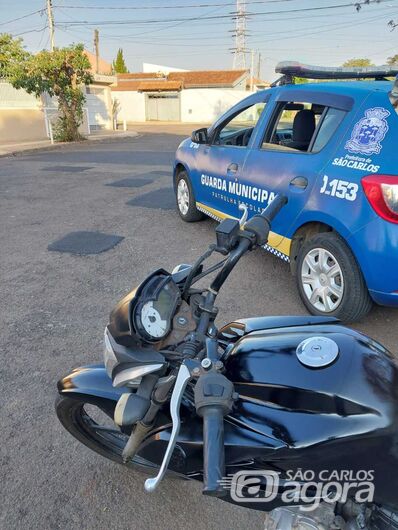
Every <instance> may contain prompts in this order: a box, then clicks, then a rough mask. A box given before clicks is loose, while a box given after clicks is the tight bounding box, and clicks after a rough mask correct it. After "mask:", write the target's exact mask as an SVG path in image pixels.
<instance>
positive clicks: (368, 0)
mask: <svg viewBox="0 0 398 530" xmlns="http://www.w3.org/2000/svg"><path fill="white" fill-rule="evenodd" d="M391 1H396V0H363V1H361V2H349V3H344V4H332V5H329V6H315V7H300V8H295V9H286V10H282V11H257V12H253V13H250V15H247V16H250V17H251V18H252V17H258V16H265V15H275V14H289V13H304V12H306V13H308V12H310V11H325V10H330V9H341V8H345V7H354V8H355V9H356V10H358V9H360V8H361V7H362V6H364V5H369V4H381V3H385V2H391ZM231 15H232V16H238V13H237V12H236V13H229V14H227V15H209V16H204V15H203V16H194V17H181V18H164V19H157V20H156V19H153V18H152V19H142V20H137V19H134V20H103V21H101V20H100V21H93V22H90V21H88V20H80V21H79V20H78V21H76V22H69V23H68V25H71V26H72V25H76V26H86V25H88V26H99V25H101V26H103V25H111V26H113V25H115V26H116V25H124V24H164V23H168V22H192V21H194V20H199V19H200V20H220V19H225V18H228V19H229V18H231Z"/></svg>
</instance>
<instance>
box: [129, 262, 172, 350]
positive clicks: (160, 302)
mask: <svg viewBox="0 0 398 530" xmlns="http://www.w3.org/2000/svg"><path fill="white" fill-rule="evenodd" d="M180 302H181V294H180V289H179V288H178V286H177V284H176V283H175V282H174V280H173V278H172V277H171V275H170V274H168V273H166V272H165V271H159V272H158V273H157V274H155V275H153V276H151V278H150V279H149V280H148V282H147V283H146V284H144V285H143V286H142V288H141V290H140V292H139V295H138V300H137V301H136V305H135V307H134V309H133V319H132V320H133V326H134V328H135V331H136V332H137V334H138V335H140V336H141V338H142V339H144V340H147V341H150V342H157V341H160V340H162V339H163V338H165V337H166V335H168V333H170V331H171V324H172V320H173V317H174V315H175V312H176V309H177V307H178V305H179V303H180Z"/></svg>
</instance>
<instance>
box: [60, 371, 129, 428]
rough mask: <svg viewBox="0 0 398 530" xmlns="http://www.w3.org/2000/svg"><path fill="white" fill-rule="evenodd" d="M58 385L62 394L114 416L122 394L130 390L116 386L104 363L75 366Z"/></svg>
mask: <svg viewBox="0 0 398 530" xmlns="http://www.w3.org/2000/svg"><path fill="white" fill-rule="evenodd" d="M57 386H58V392H59V394H60V395H61V396H65V397H69V398H72V399H77V400H79V401H81V400H84V401H85V402H86V403H91V404H93V405H96V406H98V407H99V408H100V409H102V410H103V411H104V412H105V413H106V414H108V416H110V417H112V418H113V413H114V410H115V407H116V403H117V402H118V400H119V398H120V396H121V395H122V394H123V393H125V392H129V391H130V390H129V389H128V388H127V387H120V388H114V387H113V386H112V380H111V378H110V377H109V376H108V374H107V373H106V370H105V366H104V365H103V364H95V365H90V366H81V367H80V368H75V369H74V370H72V372H71V373H70V374H69V375H67V376H65V377H63V378H62V379H60V380H59V381H58V385H57Z"/></svg>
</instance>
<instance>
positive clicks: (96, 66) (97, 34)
mask: <svg viewBox="0 0 398 530" xmlns="http://www.w3.org/2000/svg"><path fill="white" fill-rule="evenodd" d="M98 43H99V31H98V29H95V30H94V49H95V73H96V74H98V70H99V46H98Z"/></svg>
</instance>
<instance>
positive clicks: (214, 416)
mask: <svg viewBox="0 0 398 530" xmlns="http://www.w3.org/2000/svg"><path fill="white" fill-rule="evenodd" d="M202 417H203V494H204V495H210V496H213V497H221V496H223V495H225V493H226V491H225V490H224V488H223V487H222V484H221V481H222V478H223V477H224V476H225V452H224V413H223V410H222V408H221V407H219V406H217V405H213V406H208V407H205V408H204V409H203V410H202Z"/></svg>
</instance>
